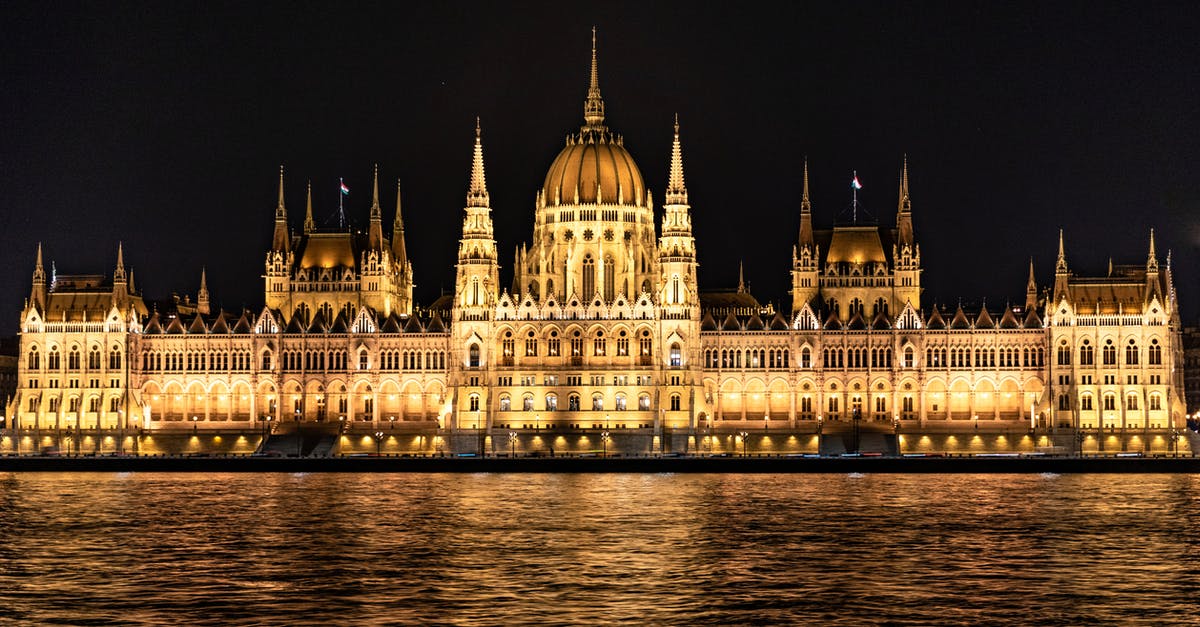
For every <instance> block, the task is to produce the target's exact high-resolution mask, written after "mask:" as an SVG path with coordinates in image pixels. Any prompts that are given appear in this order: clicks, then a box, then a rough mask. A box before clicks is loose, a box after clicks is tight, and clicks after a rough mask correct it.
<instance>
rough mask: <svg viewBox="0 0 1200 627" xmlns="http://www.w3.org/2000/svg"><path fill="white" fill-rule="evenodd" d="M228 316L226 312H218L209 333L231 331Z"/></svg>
mask: <svg viewBox="0 0 1200 627" xmlns="http://www.w3.org/2000/svg"><path fill="white" fill-rule="evenodd" d="M227 316H228V314H226V313H225V312H223V311H222V312H218V313H217V317H216V319H214V320H213V324H212V328H211V329H209V331H208V332H209V333H229V325H228V324H227V323H226V322H225V318H226V317H227Z"/></svg>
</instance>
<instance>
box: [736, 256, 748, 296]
mask: <svg viewBox="0 0 1200 627" xmlns="http://www.w3.org/2000/svg"><path fill="white" fill-rule="evenodd" d="M737 293H738V294H745V293H746V269H745V267H744V266H743V263H742V261H741V260H740V259H739V260H738V286H737Z"/></svg>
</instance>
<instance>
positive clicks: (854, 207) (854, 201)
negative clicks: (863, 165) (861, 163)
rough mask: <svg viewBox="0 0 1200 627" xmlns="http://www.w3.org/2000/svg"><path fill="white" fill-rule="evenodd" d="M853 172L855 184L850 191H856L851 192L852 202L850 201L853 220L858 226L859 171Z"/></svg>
mask: <svg viewBox="0 0 1200 627" xmlns="http://www.w3.org/2000/svg"><path fill="white" fill-rule="evenodd" d="M853 172H854V179H853V180H854V184H852V185H850V189H852V190H854V191H852V192H851V194H852V200H851V201H850V210H851V211H852V212H853V213H852V220H853V221H854V224H858V170H853Z"/></svg>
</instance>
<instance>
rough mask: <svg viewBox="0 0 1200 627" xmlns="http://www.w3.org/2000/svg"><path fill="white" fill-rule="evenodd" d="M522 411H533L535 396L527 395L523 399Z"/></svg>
mask: <svg viewBox="0 0 1200 627" xmlns="http://www.w3.org/2000/svg"><path fill="white" fill-rule="evenodd" d="M521 409H522V410H524V411H533V395H532V394H526V395H525V396H523V397H521Z"/></svg>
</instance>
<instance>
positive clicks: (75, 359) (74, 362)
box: [67, 348, 79, 370]
mask: <svg viewBox="0 0 1200 627" xmlns="http://www.w3.org/2000/svg"><path fill="white" fill-rule="evenodd" d="M67 370H79V349H78V348H72V349H71V352H70V353H67Z"/></svg>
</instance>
